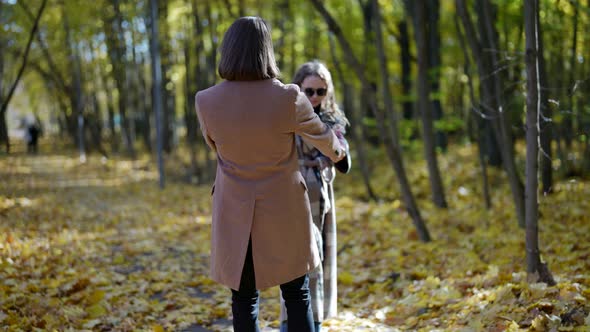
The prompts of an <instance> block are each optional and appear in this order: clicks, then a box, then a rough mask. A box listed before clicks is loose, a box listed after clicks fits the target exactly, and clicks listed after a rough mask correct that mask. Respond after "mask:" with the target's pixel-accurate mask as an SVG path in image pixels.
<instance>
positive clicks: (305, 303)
mask: <svg viewBox="0 0 590 332" xmlns="http://www.w3.org/2000/svg"><path fill="white" fill-rule="evenodd" d="M219 74H220V76H221V77H222V78H224V79H225V80H224V81H223V82H221V83H219V84H217V85H215V86H213V87H211V88H209V89H206V90H203V91H200V92H198V93H197V95H196V99H195V101H196V102H195V104H196V110H197V115H198V118H199V122H200V125H201V131H202V134H203V136H204V138H205V140H206V142H207V144H208V145H209V146H210V147H211V149H213V150H214V151H216V153H217V173H216V178H215V184H214V187H213V190H212V192H213V220H212V234H211V277H212V279H213V280H215V281H217V282H220V283H222V284H224V285H226V286H228V287H230V288H231V290H232V312H233V325H234V330H235V331H258V299H259V293H258V290H259V289H264V288H268V287H271V286H276V285H280V286H281V291H282V294H283V298H284V300H285V304H286V307H287V313H288V315H289V322H288V324H289V326H288V327H289V330H290V331H313V319H312V313H311V308H310V295H309V278H308V276H307V273H308V272H309V271H311V270H313V269H314V268H315V267H316V266H317V265H318V264H319V263H320V259H319V254H318V250H317V247H316V245H315V242H314V239H313V233H312V224H313V221H312V216H311V212H310V206H309V199H308V196H307V188H306V185H305V180H304V179H303V177H302V175H301V172H300V171H299V165H298V161H297V159H298V158H297V149H296V146H295V134H297V135H299V136H301V137H302V138H303V140H305V141H306V142H307V143H309V144H311V145H313V146H315V147H316V148H318V149H319V150H320V151H321V152H322V153H323V154H324V155H325V156H327V157H329V158H330V159H331V160H332V161H334V162H337V161H339V160H341V159H342V158H343V157H344V156H345V153H344V148H343V147H342V146H341V145H340V144H339V142H338V139H337V137H336V136H335V134H334V132H333V131H332V130H331V129H330V128H329V127H328V126H327V125H325V124H324V123H323V122H322V121H321V120H320V119H319V117H318V116H317V115H316V114H315V113H314V111H313V108H312V106H311V104H310V102H309V101H308V100H307V98H306V97H305V95H304V94H303V93H301V92H300V91H299V87H298V86H297V85H293V84H289V85H284V84H283V83H281V82H280V81H278V80H277V79H276V77H278V74H279V71H278V68H277V66H276V62H275V59H274V53H273V48H272V41H271V37H270V31H269V28H268V27H267V25H266V23H265V22H264V21H263V20H262V19H261V18H258V17H243V18H240V19H238V20H236V21H235V22H234V23H233V24H232V25H231V26H230V28H229V29H228V31H227V32H226V34H225V36H224V39H223V42H222V45H221V60H220V63H219Z"/></svg>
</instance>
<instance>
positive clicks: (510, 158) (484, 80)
mask: <svg viewBox="0 0 590 332" xmlns="http://www.w3.org/2000/svg"><path fill="white" fill-rule="evenodd" d="M483 2H485V3H479V2H478V6H481V8H478V9H479V12H480V14H481V21H482V23H481V24H484V25H485V26H486V27H485V28H481V31H480V33H481V34H482V40H483V42H485V43H491V45H489V47H491V49H493V50H495V45H496V44H494V42H493V40H494V39H495V37H494V35H493V31H491V30H493V24H492V23H491V19H490V17H489V13H488V11H490V10H486V7H485V6H486V4H487V5H488V6H491V5H490V4H489V3H487V0H483ZM456 7H457V14H458V15H459V17H460V18H461V21H462V23H463V27H464V29H465V34H466V36H467V41H468V43H469V46H470V48H471V51H472V53H473V57H474V59H475V61H476V64H477V69H478V73H479V77H480V94H481V95H480V105H481V106H482V108H485V110H486V111H487V112H488V113H484V112H483V111H481V110H480V111H479V114H480V116H481V117H483V118H484V119H486V120H488V121H490V123H491V125H492V127H493V130H492V132H493V136H492V137H490V136H487V131H486V137H485V139H487V140H489V139H490V138H494V139H495V140H496V141H497V142H499V143H500V145H501V148H500V153H501V158H502V164H503V165H504V169H505V171H506V174H507V176H508V181H509V184H510V189H511V192H512V197H513V199H514V205H515V210H516V216H517V220H518V225H519V226H520V227H523V228H524V225H525V219H524V216H525V208H524V188H523V185H522V182H521V180H520V177H519V176H518V172H517V170H516V164H515V161H514V150H513V148H512V137H511V135H510V132H509V130H508V128H507V125H506V118H505V115H504V113H505V111H504V110H503V107H502V101H501V98H500V92H501V91H502V83H501V79H500V77H499V75H498V74H496V75H491V77H488V76H490V75H489V73H493V72H494V71H495V70H496V67H495V65H496V64H497V61H496V60H494V57H495V56H496V55H495V52H491V53H492V55H490V56H487V57H486V56H485V55H484V54H483V51H482V50H483V48H484V46H482V45H483V44H482V41H480V40H479V39H478V36H477V33H476V31H475V28H474V26H473V22H472V21H471V18H470V17H469V13H468V11H467V7H466V5H465V1H464V0H456ZM488 128H489V127H488V126H486V129H487V130H489V129H488ZM486 155H487V156H491V155H490V154H486ZM490 163H491V164H493V163H492V162H490Z"/></svg>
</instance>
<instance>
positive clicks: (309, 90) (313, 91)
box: [303, 88, 328, 97]
mask: <svg viewBox="0 0 590 332" xmlns="http://www.w3.org/2000/svg"><path fill="white" fill-rule="evenodd" d="M303 92H305V94H306V95H307V96H308V97H313V95H314V94H316V93H317V94H318V96H320V97H323V96H325V95H326V93H327V92H328V89H325V88H319V89H313V88H305V90H303Z"/></svg>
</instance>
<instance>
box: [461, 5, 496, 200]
mask: <svg viewBox="0 0 590 332" xmlns="http://www.w3.org/2000/svg"><path fill="white" fill-rule="evenodd" d="M454 21H455V30H456V31H457V35H458V37H459V43H460V45H461V49H462V50H463V58H464V60H465V65H464V72H465V75H466V76H467V86H468V89H469V100H470V102H471V107H470V108H471V109H472V108H473V107H475V105H476V103H477V102H476V100H475V89H474V88H473V79H472V78H471V70H470V68H471V61H470V60H469V55H468V54H467V45H465V38H464V37H463V33H462V32H461V28H460V26H459V19H458V18H457V16H455V19H454ZM473 113H475V112H474V111H473V110H471V111H470V112H469V114H470V116H468V117H467V119H468V121H472V122H474V125H473V127H475V130H474V132H475V136H476V141H477V142H478V145H477V147H478V149H477V150H478V156H479V166H480V168H481V177H482V191H483V199H484V203H485V206H486V209H487V210H489V209H491V208H492V199H491V197H490V189H489V183H488V170H487V160H486V156H485V153H484V151H483V150H482V146H483V145H484V143H483V142H482V138H483V135H482V132H483V129H484V128H483V126H482V124H483V122H484V120H483V119H482V118H481V117H479V116H478V117H474V116H472V114H473ZM472 119H473V120H472Z"/></svg>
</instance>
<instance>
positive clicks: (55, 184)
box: [0, 147, 590, 332]
mask: <svg viewBox="0 0 590 332" xmlns="http://www.w3.org/2000/svg"><path fill="white" fill-rule="evenodd" d="M462 149H468V148H467V147H464V148H461V149H459V150H458V151H455V152H453V154H451V153H449V154H447V155H446V156H445V157H443V158H441V168H442V169H446V170H447V172H446V174H447V176H446V178H445V188H446V192H447V200H448V201H449V203H450V208H449V209H448V210H439V209H436V208H434V207H433V206H432V204H430V203H429V202H428V199H429V191H428V187H427V174H426V173H425V167H423V165H421V164H420V163H419V162H416V165H415V167H412V168H410V170H411V171H409V173H410V175H411V179H412V186H413V189H414V190H415V194H416V196H417V197H418V198H419V199H420V200H419V202H420V203H419V205H420V207H421V212H422V215H423V217H424V218H425V219H426V221H427V225H428V227H429V229H430V232H431V234H432V236H433V238H434V241H433V242H430V243H421V242H419V241H417V235H416V233H415V230H414V229H413V227H412V223H411V220H410V218H409V216H408V215H407V213H406V212H405V211H404V210H403V203H402V202H401V200H400V198H399V197H398V196H396V195H397V194H396V190H395V187H396V185H395V179H394V176H393V174H391V172H390V171H388V170H383V171H379V172H380V174H384V176H383V177H382V178H380V179H379V180H380V181H379V183H378V184H377V187H378V189H379V192H382V193H385V195H383V196H384V199H383V201H381V202H378V203H374V202H371V203H367V202H364V201H363V200H361V199H359V198H358V197H359V196H361V195H362V194H360V193H361V192H362V191H363V187H362V185H361V183H360V182H357V181H359V180H358V177H357V176H354V175H352V176H349V175H340V176H339V177H338V179H337V194H336V195H337V197H338V199H337V206H338V210H337V211H338V241H339V249H338V252H339V256H338V263H339V265H338V269H339V277H338V278H339V310H340V312H339V315H338V317H335V318H332V319H329V320H327V321H326V322H325V323H324V330H326V331H408V330H417V331H484V330H485V331H551V330H554V331H590V328H589V326H590V304H589V303H588V301H589V299H590V289H589V288H588V285H589V282H590V276H589V274H588V271H589V270H590V259H589V257H590V242H589V241H588V234H589V233H590V222H589V221H590V217H589V214H588V212H587V211H589V209H590V206H589V205H590V203H589V201H588V199H587V197H590V196H589V195H590V183H587V182H583V181H580V180H577V181H563V182H559V183H556V185H555V188H554V193H553V194H552V195H549V196H546V197H541V198H540V212H541V216H542V217H541V220H540V248H541V252H542V254H543V258H544V260H545V261H547V262H548V263H549V269H550V270H551V272H552V273H553V274H554V276H555V279H556V281H557V285H556V286H547V285H546V284H543V283H532V284H529V283H527V276H526V273H525V270H526V266H525V261H524V258H525V250H524V231H523V230H521V229H519V228H518V226H517V225H516V221H515V218H514V213H513V210H514V209H513V205H512V203H511V198H510V197H511V196H510V192H509V191H508V188H507V186H506V185H505V184H504V180H503V178H502V175H501V174H500V172H498V173H497V174H496V173H494V171H493V170H492V174H491V182H492V185H493V204H494V207H493V209H492V210H490V211H486V210H485V209H484V208H483V202H482V199H481V198H480V196H481V195H480V194H479V192H481V190H480V189H479V182H478V181H479V178H478V177H479V173H478V169H477V167H474V166H473V165H471V164H470V163H469V162H465V161H461V162H457V161H456V160H455V159H460V158H465V159H466V160H467V159H468V158H471V159H474V158H473V157H472V155H471V153H473V151H467V152H466V151H464V150H462ZM454 158H455V159H454ZM152 165H153V162H151V161H150V160H149V159H140V160H136V161H129V160H124V159H112V160H108V161H104V160H103V161H101V160H99V159H98V158H90V159H89V160H88V161H87V162H86V163H79V162H78V160H77V159H76V158H75V157H73V156H68V155H60V154H53V155H38V156H25V155H13V156H6V157H2V159H0V183H2V187H1V188H0V330H2V331H34V330H37V331H45V330H47V331H52V330H57V331H74V330H77V331H80V330H87V331H154V332H160V331H183V330H186V331H191V330H197V327H205V328H207V329H209V330H220V331H221V330H228V329H229V330H231V328H230V324H231V320H230V319H231V305H230V293H229V290H228V289H226V288H224V287H222V286H220V285H218V284H216V283H214V282H212V281H211V280H210V279H209V278H208V277H207V272H208V259H209V239H210V238H209V236H210V186H207V185H204V186H194V185H188V184H183V183H179V182H175V181H170V182H169V183H168V184H167V187H166V188H165V189H164V190H162V191H160V190H159V189H158V187H157V181H156V180H157V174H156V172H155V167H154V166H152ZM461 167H463V168H461ZM381 172H382V173H381ZM425 174H426V175H425ZM425 176H426V177H425ZM278 313H279V302H278V289H277V288H276V287H274V288H271V289H268V290H265V291H263V292H262V301H261V325H262V326H264V327H266V329H267V330H268V329H276V328H277V327H278V324H279V322H278Z"/></svg>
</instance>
